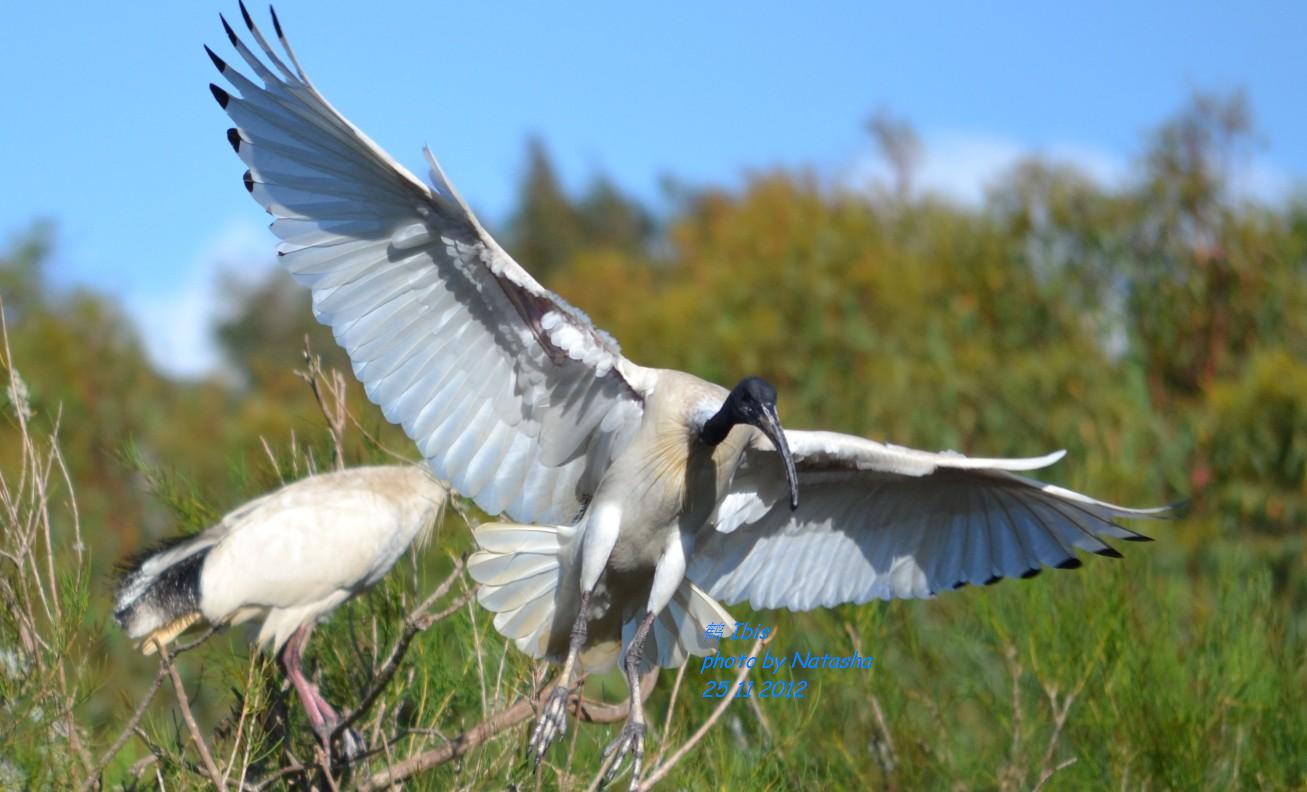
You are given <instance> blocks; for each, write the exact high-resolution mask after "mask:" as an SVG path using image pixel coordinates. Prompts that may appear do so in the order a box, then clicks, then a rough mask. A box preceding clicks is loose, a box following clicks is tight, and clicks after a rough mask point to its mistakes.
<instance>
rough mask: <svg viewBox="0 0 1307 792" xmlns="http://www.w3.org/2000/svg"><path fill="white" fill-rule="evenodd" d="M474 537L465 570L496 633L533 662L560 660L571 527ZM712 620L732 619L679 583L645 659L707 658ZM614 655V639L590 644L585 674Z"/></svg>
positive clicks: (712, 645) (667, 663) (505, 527)
mask: <svg viewBox="0 0 1307 792" xmlns="http://www.w3.org/2000/svg"><path fill="white" fill-rule="evenodd" d="M474 534H475V536H476V540H477V544H479V545H480V546H481V549H480V550H478V551H477V552H475V553H473V554H472V556H471V557H470V558H468V560H467V570H468V573H469V574H470V575H471V576H472V579H473V580H475V581H476V582H478V583H480V584H481V588H480V590H479V591H478V592H477V601H478V602H479V603H480V604H481V606H482V607H484V608H485V609H486V610H489V611H491V612H492V613H494V614H495V629H496V630H498V631H499V633H500V634H501V635H503V636H504V637H505V638H510V639H512V640H513V642H514V643H515V644H516V645H517V648H518V649H520V650H521V651H523V652H525V653H526V654H527V655H529V656H531V657H534V658H547V659H551V660H556V661H558V660H562V658H561V657H558V656H557V652H556V650H555V651H554V652H552V653H551V651H550V647H551V645H552V646H554V647H557V646H559V645H560V644H564V641H565V638H566V631H568V630H569V629H570V627H571V619H570V618H568V619H567V620H566V623H565V624H562V625H558V624H555V621H556V615H557V614H558V609H559V607H560V606H561V607H564V608H567V605H566V604H563V603H562V600H564V599H566V600H569V601H571V600H572V599H573V598H572V597H568V596H566V595H567V593H568V592H567V591H566V590H564V591H560V589H559V586H560V585H562V581H563V580H564V578H565V577H566V572H567V570H568V568H569V567H571V565H572V564H573V561H574V555H575V547H574V544H573V543H574V540H575V539H576V528H574V527H572V526H542V525H517V524H512V523H487V524H485V525H481V526H479V527H477V528H476V530H475V531H474ZM574 608H575V605H574V604H572V608H571V609H574ZM569 610H570V609H569ZM714 622H720V623H724V624H726V625H730V624H732V623H734V620H733V619H732V618H731V614H730V613H728V612H727V611H726V610H725V609H724V608H722V606H721V605H719V604H718V603H717V601H716V600H714V599H713V598H712V597H710V596H708V594H707V593H705V592H704V591H703V590H702V589H700V588H699V587H698V586H696V585H694V584H693V583H691V582H690V581H689V580H685V581H682V583H681V585H680V587H679V588H678V589H677V590H676V593H675V594H673V595H672V599H671V602H670V603H668V606H667V607H666V608H665V609H664V610H663V612H662V613H660V614H659V615H658V618H657V620H655V621H654V629H653V632H652V635H651V636H650V639H649V640H650V644H649V645H648V646H647V648H646V651H645V657H647V658H650V660H656V662H657V663H658V665H660V666H663V667H666V668H674V667H677V666H679V665H681V664H682V663H684V662H685V660H686V658H688V657H689V656H690V655H699V656H702V655H707V654H712V653H713V652H715V651H717V640H716V639H714V638H709V637H707V636H706V631H707V627H708V625H709V624H712V623H714ZM635 626H636V621H635V620H632V621H629V622H627V623H626V624H625V625H623V629H622V633H623V639H624V640H626V639H629V638H630V633H632V632H634V630H635ZM556 630H562V631H564V632H563V633H556V632H555V631H556ZM619 654H620V646H619V645H618V644H617V642H616V641H605V642H599V643H595V644H592V645H590V646H588V647H587V648H586V650H585V651H584V652H582V654H581V658H580V662H581V666H582V668H584V669H586V670H590V671H599V670H602V669H605V668H609V667H611V666H612V665H613V664H615V663H616V662H617V659H618V656H619Z"/></svg>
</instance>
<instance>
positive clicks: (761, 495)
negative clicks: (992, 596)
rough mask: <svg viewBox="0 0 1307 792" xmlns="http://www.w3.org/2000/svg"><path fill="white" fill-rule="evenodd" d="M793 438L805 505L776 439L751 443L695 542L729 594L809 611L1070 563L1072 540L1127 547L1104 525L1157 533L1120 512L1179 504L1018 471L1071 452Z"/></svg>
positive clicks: (694, 573) (722, 593)
mask: <svg viewBox="0 0 1307 792" xmlns="http://www.w3.org/2000/svg"><path fill="white" fill-rule="evenodd" d="M786 438H787V440H788V441H789V445H790V450H791V452H792V453H793V455H794V462H795V466H796V468H797V470H798V474H799V487H800V492H801V493H802V497H801V499H800V504H799V508H798V509H797V510H794V511H791V509H790V506H789V502H788V500H787V495H786V493H787V489H786V483H785V478H784V475H783V474H782V468H781V464H780V461H779V460H778V459H777V458H776V452H775V451H774V450H772V449H771V447H770V445H767V446H766V447H763V446H754V447H751V448H750V449H749V450H748V451H747V452H746V456H745V460H744V463H743V465H742V466H741V468H740V470H739V471H738V472H737V473H736V477H735V479H734V481H733V482H732V485H731V489H730V491H729V492H728V494H727V495H726V497H725V498H724V499H723V501H722V503H721V504H720V506H719V507H718V510H717V514H716V517H715V524H714V526H710V527H708V528H706V529H705V530H704V531H703V532H702V533H701V534H700V535H699V537H698V538H697V542H696V545H695V548H694V551H693V552H692V553H691V554H690V563H689V568H688V570H687V572H686V575H687V577H689V578H690V580H692V581H694V582H695V583H696V584H697V585H699V586H700V587H701V588H703V589H704V590H706V591H707V592H708V593H709V594H711V595H712V596H714V597H716V598H718V599H720V600H722V601H723V602H725V603H727V604H734V603H737V602H745V601H747V602H748V603H749V604H750V605H752V606H753V607H755V608H788V609H791V610H808V609H811V608H817V607H829V606H833V605H839V604H841V603H847V602H854V603H856V602H866V601H868V600H872V599H899V598H906V597H930V596H933V595H934V594H935V593H937V592H939V591H946V590H949V589H954V588H959V587H961V586H963V585H966V584H969V583H970V584H979V583H985V584H988V583H993V582H996V581H998V580H1000V579H1002V578H1005V577H1031V576H1033V575H1035V574H1038V573H1039V571H1040V569H1041V568H1042V567H1046V566H1051V567H1058V568H1061V569H1073V568H1075V567H1078V566H1080V560H1079V559H1078V558H1077V557H1076V553H1075V551H1076V550H1087V551H1089V552H1093V553H1098V554H1099V555H1105V556H1112V557H1119V555H1120V554H1119V553H1118V552H1117V551H1116V550H1115V549H1113V548H1112V547H1111V546H1110V545H1109V544H1107V542H1105V541H1104V538H1117V539H1126V540H1131V541H1147V540H1148V539H1147V537H1145V536H1142V535H1141V534H1138V533H1135V532H1134V531H1130V530H1128V529H1126V528H1123V527H1121V526H1120V525H1118V524H1117V521H1118V520H1120V519H1122V518H1157V517H1161V516H1164V515H1165V514H1166V513H1167V512H1168V511H1169V509H1168V508H1160V509H1127V508H1124V507H1121V506H1114V505H1112V504H1110V503H1104V502H1102V501H1098V500H1094V499H1093V498H1089V497H1086V496H1084V495H1081V494H1079V493H1077V492H1072V491H1071V490H1067V489H1063V488H1061V487H1056V486H1053V485H1051V484H1043V483H1041V482H1038V481H1035V480H1033V479H1030V478H1026V477H1024V476H1021V475H1018V473H1017V471H1027V470H1034V469H1037V468H1042V467H1046V466H1048V465H1050V464H1052V463H1054V462H1056V461H1057V460H1058V459H1060V458H1061V457H1062V452H1058V453H1055V454H1049V455H1048V456H1044V457H1038V458H1034V459H974V458H970V457H966V456H963V455H961V454H957V453H953V452H944V453H928V452H925V451H915V450H912V449H909V448H901V447H899V446H894V445H886V444H882V443H877V442H874V441H871V440H866V439H864V438H861V437H853V436H850V435H844V434H837V433H834V432H803V431H792V432H786ZM714 528H715V529H714Z"/></svg>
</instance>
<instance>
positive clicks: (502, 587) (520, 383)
mask: <svg viewBox="0 0 1307 792" xmlns="http://www.w3.org/2000/svg"><path fill="white" fill-rule="evenodd" d="M241 13H242V17H243V18H244V22H245V26H246V27H247V29H248V30H249V34H250V37H251V38H252V41H253V42H254V43H253V46H254V47H255V48H257V51H256V49H251V48H250V47H249V46H247V45H246V44H245V43H244V42H243V41H242V40H241V38H240V37H239V36H237V34H236V32H235V31H233V30H232V28H231V27H230V25H227V23H226V20H224V21H223V25H224V27H225V28H226V31H227V35H228V37H229V39H230V40H231V44H232V46H233V47H234V48H235V51H236V53H237V55H238V57H239V58H240V60H242V61H243V62H244V63H245V64H246V65H247V66H248V68H249V71H250V72H251V74H252V78H253V79H251V78H250V77H247V76H246V75H244V74H242V73H241V71H240V70H238V69H237V68H234V67H233V66H232V65H230V64H228V63H227V62H226V61H224V60H223V59H222V58H220V57H219V56H217V55H215V54H214V53H213V52H212V51H209V55H210V57H211V58H212V60H213V62H214V64H215V65H216V66H217V68H218V71H219V72H221V74H222V76H223V77H224V78H225V79H226V81H227V82H228V83H229V86H230V90H229V89H228V88H224V87H220V86H217V85H214V86H211V89H212V91H213V95H214V97H215V98H216V99H217V100H218V104H220V105H221V106H222V108H223V109H224V110H225V111H226V112H227V114H228V115H229V116H230V117H231V119H232V120H233V121H234V122H235V124H236V126H235V127H234V128H232V129H230V130H229V131H228V133H227V139H228V141H229V142H230V144H231V146H232V148H234V149H235V150H236V153H237V155H238V156H239V157H240V158H241V160H243V161H244V163H245V164H246V166H247V167H248V170H246V172H245V176H244V183H245V188H246V189H247V190H248V191H249V192H250V193H251V194H252V195H253V197H254V199H255V200H256V201H258V202H259V204H260V205H262V206H263V207H264V208H265V209H266V210H267V211H268V212H269V213H270V214H271V215H272V216H273V218H274V221H273V223H272V231H273V233H275V234H276V235H277V236H278V237H280V239H281V243H280V245H279V246H278V249H277V251H278V255H279V256H280V259H281V262H282V263H283V265H284V266H285V267H286V268H287V270H289V272H290V273H291V274H292V275H293V276H294V277H295V278H296V279H297V280H298V281H299V282H300V283H301V284H303V285H304V286H307V287H308V288H309V289H310V290H311V291H312V296H313V310H314V313H315V315H316V316H317V318H318V319H319V320H320V321H322V322H323V323H325V324H327V325H329V326H330V327H331V328H332V329H333V331H334V332H335V336H336V340H337V341H338V342H339V343H340V344H341V345H342V346H343V347H344V348H345V350H346V351H347V352H348V354H349V357H350V359H351V360H352V361H353V365H354V372H355V373H356V374H357V375H358V378H359V380H360V381H361V382H362V383H363V385H364V387H365V388H366V391H367V393H368V396H369V397H370V398H371V399H372V400H373V401H374V402H376V403H377V404H378V405H380V406H381V408H382V410H383V412H384V413H385V415H386V417H387V418H388V419H389V420H391V421H393V422H395V423H397V424H400V425H402V426H403V428H404V430H405V431H406V432H407V433H408V435H409V437H411V438H412V439H413V440H414V442H416V443H417V446H418V448H419V449H420V451H421V452H422V454H423V456H424V457H425V458H426V459H427V462H428V463H429V464H430V466H431V468H432V469H433V470H434V471H435V473H436V474H437V475H438V476H439V477H440V478H441V479H443V480H446V481H448V482H450V483H451V485H452V486H453V488H454V489H455V490H457V491H458V492H460V493H462V494H463V495H465V496H467V497H469V498H472V499H473V500H475V501H476V503H477V504H478V505H479V506H480V507H481V508H482V509H484V510H485V511H486V512H487V513H490V514H501V513H502V514H506V515H507V516H508V517H509V518H510V519H511V520H513V521H515V522H514V523H513V524H494V525H488V526H484V527H482V528H481V529H480V530H479V531H478V532H477V540H478V542H479V543H480V544H481V547H482V552H480V553H478V554H477V555H476V556H475V557H474V558H473V559H471V560H470V561H469V569H470V571H471V574H473V576H474V577H476V578H477V579H478V580H479V581H480V582H481V583H482V584H483V589H482V592H481V595H480V601H481V603H482V604H483V605H484V606H485V607H487V608H489V609H490V610H492V611H495V612H496V613H497V616H496V619H495V623H496V626H497V628H498V629H499V630H500V632H502V633H503V634H504V635H506V636H508V637H511V638H513V639H515V640H516V641H517V643H518V645H519V646H520V647H521V648H522V649H524V650H525V651H527V652H529V653H531V654H532V655H534V656H538V657H549V658H552V659H555V660H558V661H561V662H562V663H563V664H564V673H563V680H564V681H563V683H562V684H561V685H560V686H559V688H558V689H557V690H555V691H554V694H553V695H552V696H551V697H550V699H549V701H548V702H547V704H546V706H545V707H544V708H543V709H542V711H541V714H540V717H539V720H538V721H537V724H536V728H535V731H534V733H533V735H532V739H531V743H530V745H531V748H532V750H533V751H534V753H535V755H536V757H537V761H538V759H539V756H540V755H542V754H543V753H544V751H545V750H546V749H547V747H548V746H549V744H550V742H552V741H553V740H554V739H555V738H556V737H557V736H558V735H559V734H561V733H562V731H563V728H564V725H565V720H564V705H565V702H566V690H565V687H566V686H567V685H568V684H569V683H570V680H571V679H572V678H573V677H574V675H575V673H576V671H577V669H578V665H587V664H603V663H605V662H611V661H612V660H613V659H615V658H616V657H617V653H616V652H615V651H613V647H615V646H618V645H620V644H621V643H624V644H625V654H624V661H623V662H624V665H625V671H626V673H627V675H628V679H629V680H630V681H631V690H632V709H631V715H630V718H629V719H628V722H627V724H626V726H625V727H624V728H623V730H622V732H621V734H620V735H619V737H618V738H617V740H616V741H615V742H614V744H613V745H612V746H610V749H611V750H615V751H617V753H618V759H619V760H620V759H622V757H624V756H625V755H626V754H628V753H630V754H633V757H634V770H633V774H632V775H633V779H632V783H633V785H634V784H635V783H637V782H638V780H639V778H638V777H639V771H640V761H641V755H642V752H643V735H644V731H645V726H644V718H643V713H642V712H641V709H640V702H639V696H638V695H636V693H635V691H637V690H638V684H636V677H637V675H638V674H639V671H640V668H641V666H642V665H646V664H651V663H653V662H658V663H660V664H664V665H672V664H676V663H679V662H682V661H683V660H684V658H685V657H686V655H687V654H703V653H705V652H710V651H711V650H712V648H713V645H714V642H713V641H711V640H708V639H706V638H705V635H704V632H705V630H704V627H705V626H706V625H707V624H710V623H712V622H714V621H720V620H722V619H723V618H724V617H723V613H724V612H723V611H722V609H721V606H719V605H718V604H717V602H716V600H718V599H720V600H724V601H726V602H728V603H731V602H741V601H748V602H750V603H752V604H753V605H755V606H757V607H785V608H792V609H806V608H814V607H818V606H826V605H835V604H837V603H842V602H864V601H867V600H870V599H875V598H891V597H924V596H929V595H931V594H933V593H935V592H936V591H940V590H944V589H949V588H954V587H956V586H958V585H961V584H963V583H987V582H991V581H993V580H995V579H998V578H1002V577H1009V576H1028V575H1031V574H1033V573H1035V572H1037V571H1038V570H1039V569H1040V568H1041V567H1043V566H1058V567H1072V566H1078V565H1079V563H1080V562H1079V560H1078V559H1077V557H1076V553H1075V551H1076V550H1077V549H1082V550H1088V551H1092V552H1097V553H1100V554H1103V555H1115V554H1116V551H1114V550H1113V549H1111V547H1110V546H1109V545H1108V544H1107V543H1106V542H1105V541H1104V537H1117V538H1122V539H1140V538H1142V537H1140V536H1139V535H1138V534H1135V533H1134V532H1132V531H1128V530H1126V529H1124V528H1121V527H1120V526H1118V525H1117V524H1116V521H1117V520H1118V519H1120V518H1126V517H1145V516H1156V515H1158V514H1160V513H1161V512H1162V511H1163V510H1134V509H1125V508H1121V507H1118V506H1113V505H1110V504H1107V503H1103V502H1101V501H1097V500H1093V499H1091V498H1088V497H1085V496H1083V495H1079V494H1077V493H1074V492H1070V491H1068V490H1065V489H1061V488H1058V487H1053V486H1048V485H1044V484H1041V483H1039V482H1036V481H1032V480H1030V479H1028V478H1023V477H1021V476H1020V475H1018V474H1017V472H1019V471H1026V470H1032V469H1035V468H1039V467H1043V466H1045V465H1048V464H1051V463H1052V462H1053V461H1055V460H1056V459H1057V458H1058V456H1059V455H1050V456H1046V457H1040V458H1037V459H972V458H968V457H964V456H962V455H960V454H955V453H942V454H931V453H925V452H921V451H913V450H909V449H906V448H899V447H896V446H890V445H883V444H881V443H876V442H873V441H871V440H865V439H862V438H859V437H850V436H847V435H840V434H832V433H826V432H796V431H785V430H783V429H782V428H781V422H780V419H779V417H778V415H777V408H776V404H777V395H776V391H775V389H774V388H773V387H772V386H771V385H769V384H768V383H766V382H765V381H763V380H761V379H758V378H756V377H748V378H745V379H743V380H741V381H740V382H739V383H738V384H737V385H736V386H735V387H734V388H733V389H731V390H729V391H728V390H726V389H724V388H721V387H718V386H717V385H714V384H712V383H709V382H705V381H703V380H701V379H699V378H697V377H694V376H692V375H690V374H686V373H682V372H679V371H670V370H660V369H651V368H644V367H642V366H638V365H636V364H635V363H632V362H631V361H629V360H627V359H626V358H625V357H623V356H622V354H621V351H620V350H619V348H618V346H617V344H616V342H615V341H614V340H613V339H612V338H610V337H609V336H608V335H607V334H606V333H604V332H602V331H601V330H599V329H597V328H595V327H594V325H592V324H591V323H590V321H589V319H588V318H587V317H586V316H585V314H583V313H582V312H581V311H579V310H577V309H576V308H573V307H572V306H571V305H569V304H568V303H567V302H566V301H564V300H563V299H562V298H561V297H559V296H558V295H556V294H553V293H551V292H550V291H548V290H547V289H545V288H544V287H542V286H541V285H540V284H539V283H538V282H537V281H536V280H535V279H534V278H532V277H531V275H530V274H529V273H528V272H527V271H526V270H525V269H523V268H522V267H521V266H519V265H518V264H517V262H515V261H514V260H513V259H512V257H511V256H509V255H508V253H506V252H505V251H504V249H503V248H501V247H500V246H499V244H498V243H496V242H495V240H494V239H492V238H491V237H490V235H489V234H488V233H486V230H485V229H484V228H483V227H482V226H481V224H480V223H479V222H478V221H477V218H476V217H475V216H474V215H473V213H472V211H471V210H470V209H469V208H468V206H467V204H466V203H465V202H464V201H463V199H462V198H461V197H460V196H459V194H458V192H457V191H456V190H455V189H454V187H453V185H452V184H450V182H449V180H448V179H447V178H446V177H445V174H444V173H443V172H442V170H441V168H440V166H439V165H438V164H437V163H436V160H435V158H434V157H433V156H432V154H431V152H430V150H427V151H426V152H425V153H426V159H427V162H428V163H429V165H430V183H424V182H423V181H421V180H420V179H419V178H418V177H416V176H415V175H413V174H412V173H410V172H409V171H408V170H406V169H405V168H404V167H402V166H401V165H399V164H398V163H397V162H396V161H395V160H394V159H392V158H391V157H390V156H389V155H388V154H386V153H385V152H384V151H382V150H381V148H380V147H378V146H377V145H376V144H375V143H373V142H372V141H371V140H370V139H369V138H368V137H367V136H366V135H364V134H363V132H362V131H360V130H359V129H358V128H357V127H355V126H354V125H353V124H351V123H350V122H349V121H348V120H346V119H345V117H344V116H342V115H341V114H340V113H339V112H337V111H336V109H335V108H334V107H332V106H331V105H330V104H329V103H328V102H327V100H326V99H325V98H324V97H323V96H322V94H321V93H319V92H318V90H317V88H316V87H315V86H314V85H313V83H312V82H311V81H310V80H309V78H308V76H307V75H306V74H305V72H304V70H303V69H302V68H301V66H300V64H299V61H298V59H297V58H296V57H295V54H294V52H293V51H292V49H291V48H290V46H289V44H288V43H287V41H286V38H285V35H284V33H283V31H282V28H281V25H280V23H279V22H278V21H277V18H276V15H275V12H274V14H273V26H274V29H275V32H276V37H277V39H278V40H279V42H280V45H281V49H280V52H278V51H277V50H276V49H274V48H273V46H272V45H271V44H270V43H269V41H268V40H267V39H266V38H265V37H264V36H263V35H262V33H261V32H260V31H259V29H258V28H257V27H256V26H255V25H254V24H253V22H252V21H251V19H250V17H249V14H248V13H247V12H246V11H245V8H244V6H242V7H241ZM459 115H461V116H463V115H464V114H462V113H461V112H460V113H459ZM482 117H483V118H489V117H492V116H489V115H483V116H482ZM649 643H652V645H653V650H652V651H646V644H649ZM583 650H584V652H583ZM618 763H619V762H615V763H614V765H613V766H614V767H616V766H617V764H618Z"/></svg>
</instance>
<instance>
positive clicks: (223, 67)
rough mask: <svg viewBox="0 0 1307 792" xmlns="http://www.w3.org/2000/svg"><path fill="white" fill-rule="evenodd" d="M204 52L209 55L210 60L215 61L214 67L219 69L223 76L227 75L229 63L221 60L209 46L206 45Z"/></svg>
mask: <svg viewBox="0 0 1307 792" xmlns="http://www.w3.org/2000/svg"><path fill="white" fill-rule="evenodd" d="M204 51H205V52H207V53H208V54H209V60H211V61H213V65H214V66H217V67H218V71H219V72H221V73H223V74H226V73H227V62H226V61H224V60H223V59H222V58H219V57H218V55H217V53H215V52H214V51H213V50H211V49H209V45H208V44H205V45H204Z"/></svg>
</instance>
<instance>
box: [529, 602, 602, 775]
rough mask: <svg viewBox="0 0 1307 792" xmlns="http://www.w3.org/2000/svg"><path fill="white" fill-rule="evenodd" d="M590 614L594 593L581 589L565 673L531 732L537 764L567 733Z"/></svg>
mask: <svg viewBox="0 0 1307 792" xmlns="http://www.w3.org/2000/svg"><path fill="white" fill-rule="evenodd" d="M589 615H590V592H588V591H583V592H581V602H580V605H579V607H578V608H577V612H576V621H575V622H573V623H572V635H571V637H570V639H569V640H568V644H567V660H566V661H565V662H564V663H563V670H562V673H560V674H559V675H558V684H557V685H555V686H554V690H553V692H552V693H550V694H549V698H548V700H546V701H545V705H544V707H543V708H542V709H541V710H540V717H539V719H537V720H536V727H535V731H533V732H532V733H531V742H530V743H529V744H528V745H527V750H528V751H530V752H531V753H533V754H535V764H536V766H537V767H539V765H540V760H541V759H542V758H544V755H545V751H547V750H548V749H549V745H550V744H551V743H552V742H553V741H554V740H557V739H558V738H559V737H562V736H563V735H564V734H566V733H567V696H568V694H569V693H570V692H571V690H572V681H573V677H575V676H576V663H577V657H578V656H579V655H580V654H581V650H582V649H583V648H585V639H586V631H587V630H586V628H587V620H588V618H589Z"/></svg>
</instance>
